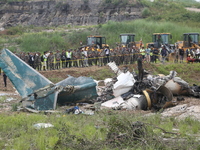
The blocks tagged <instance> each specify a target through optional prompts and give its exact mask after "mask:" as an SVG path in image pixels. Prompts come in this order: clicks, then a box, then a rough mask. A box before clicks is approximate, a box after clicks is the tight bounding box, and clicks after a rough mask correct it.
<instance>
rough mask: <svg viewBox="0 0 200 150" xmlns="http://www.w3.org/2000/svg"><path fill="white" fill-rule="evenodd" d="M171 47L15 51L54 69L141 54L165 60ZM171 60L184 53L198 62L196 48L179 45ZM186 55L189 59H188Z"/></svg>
mask: <svg viewBox="0 0 200 150" xmlns="http://www.w3.org/2000/svg"><path fill="white" fill-rule="evenodd" d="M170 53H171V51H169V49H167V47H166V46H162V47H161V48H153V47H146V48H144V46H142V47H141V48H138V47H136V46H133V47H131V48H128V47H125V46H118V47H116V48H114V49H111V48H109V47H104V48H103V49H97V48H94V47H81V48H79V49H68V50H65V49H62V51H60V50H57V51H56V52H52V51H46V52H44V53H40V52H34V53H33V52H30V53H25V52H21V53H15V54H16V55H17V56H18V57H19V58H21V59H22V60H23V61H25V62H26V63H27V64H29V65H30V66H31V67H33V68H34V69H36V70H39V71H41V70H55V69H61V68H70V67H89V66H99V67H101V66H105V65H106V64H107V63H108V62H112V61H115V63H116V64H117V65H122V64H124V65H127V64H133V63H134V62H135V61H137V59H138V56H139V55H141V56H142V59H143V61H146V62H147V63H157V62H158V61H160V62H162V63H165V61H166V59H168V58H169V56H170ZM173 53H174V55H173V57H174V58H173V60H174V62H180V63H182V62H183V61H185V60H184V55H186V56H187V59H186V61H188V62H199V57H200V51H199V49H198V48H195V49H188V50H186V51H184V50H183V48H181V47H178V46H177V47H176V48H175V49H174V50H173ZM189 57H190V58H191V60H189Z"/></svg>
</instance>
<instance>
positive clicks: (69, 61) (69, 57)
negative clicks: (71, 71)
mask: <svg viewBox="0 0 200 150" xmlns="http://www.w3.org/2000/svg"><path fill="white" fill-rule="evenodd" d="M68 64H69V68H70V67H71V64H72V51H71V49H68V51H67V52H66V68H67V67H68Z"/></svg>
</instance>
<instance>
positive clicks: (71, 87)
mask: <svg viewBox="0 0 200 150" xmlns="http://www.w3.org/2000/svg"><path fill="white" fill-rule="evenodd" d="M0 58H1V59H0V67H1V68H2V69H3V71H4V72H5V73H6V75H7V76H8V77H9V79H10V80H11V82H12V83H13V85H14V86H15V88H16V89H17V91H18V93H19V94H20V95H21V97H22V100H21V102H22V106H23V107H24V108H26V109H27V110H29V111H32V112H39V111H46V110H54V109H55V108H56V105H57V103H58V104H60V105H65V104H67V103H79V102H88V103H90V104H92V105H93V106H92V107H91V106H90V107H85V109H89V110H91V111H90V112H89V111H84V110H82V109H80V108H79V107H78V106H75V107H73V108H70V109H67V110H66V113H73V114H80V113H85V114H94V111H98V110H100V109H102V108H111V109H115V110H137V109H141V110H155V111H158V110H160V109H166V108H168V107H171V106H175V105H177V102H178V101H183V100H184V98H183V97H181V96H194V97H200V87H199V86H197V85H193V86H189V84H188V83H187V82H185V81H184V80H182V79H181V78H180V77H177V76H176V75H177V73H176V71H170V73H169V75H167V76H165V75H162V74H158V75H151V74H149V73H148V72H147V71H146V70H145V69H143V66H142V65H143V64H142V61H141V60H140V59H141V58H138V61H137V62H138V73H136V72H135V71H134V70H133V71H132V72H129V71H128V68H127V67H124V68H123V69H122V70H120V69H119V68H118V66H117V65H116V64H115V62H110V63H108V66H109V67H110V68H111V70H112V71H113V72H114V73H115V74H116V76H114V77H113V78H107V79H105V80H100V81H96V80H94V79H92V78H89V77H82V76H81V77H78V78H75V77H72V76H69V77H68V78H66V79H65V80H63V81H61V82H59V83H56V84H53V83H52V82H51V81H49V80H48V79H47V78H45V77H44V76H42V75H41V74H40V73H39V72H37V71H36V70H34V69H33V68H31V67H30V66H28V65H27V64H26V63H25V62H23V61H22V60H21V59H19V58H18V57H17V56H16V55H14V54H13V53H12V52H10V51H9V50H7V49H4V50H2V51H1V54H0ZM22 67H23V68H24V69H23V70H21V68H22ZM174 96H178V97H177V100H174ZM91 108H92V109H93V110H92V109H91Z"/></svg>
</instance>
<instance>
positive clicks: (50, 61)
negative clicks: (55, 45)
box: [48, 52, 55, 70]
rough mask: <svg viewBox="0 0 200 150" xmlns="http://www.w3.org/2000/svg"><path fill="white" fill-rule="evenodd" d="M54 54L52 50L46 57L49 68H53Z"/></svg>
mask: <svg viewBox="0 0 200 150" xmlns="http://www.w3.org/2000/svg"><path fill="white" fill-rule="evenodd" d="M54 58H55V56H54V54H53V52H50V54H49V57H48V63H49V69H50V70H54Z"/></svg>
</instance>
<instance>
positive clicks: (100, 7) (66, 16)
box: [0, 0, 143, 28]
mask: <svg viewBox="0 0 200 150" xmlns="http://www.w3.org/2000/svg"><path fill="white" fill-rule="evenodd" d="M117 2H118V3H113V2H112V0H110V1H108V0H66V1H55V0H54V1H28V2H10V3H3V2H0V28H6V27H12V26H17V25H23V26H29V25H34V26H59V25H95V24H102V23H105V22H107V21H109V20H112V21H125V20H133V19H138V18H141V17H142V10H143V7H142V6H141V5H140V4H139V3H137V2H135V3H134V4H131V5H130V4H127V3H125V2H124V1H123V0H118V1H117Z"/></svg>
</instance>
